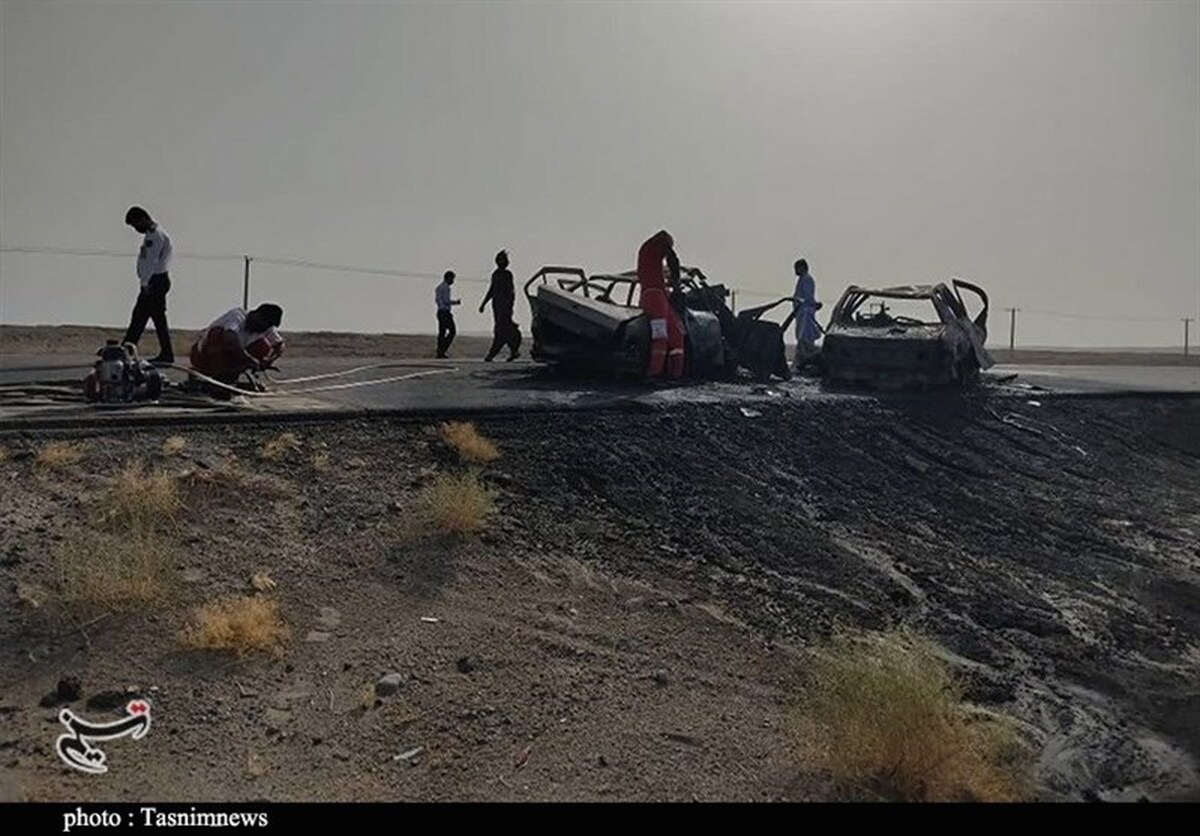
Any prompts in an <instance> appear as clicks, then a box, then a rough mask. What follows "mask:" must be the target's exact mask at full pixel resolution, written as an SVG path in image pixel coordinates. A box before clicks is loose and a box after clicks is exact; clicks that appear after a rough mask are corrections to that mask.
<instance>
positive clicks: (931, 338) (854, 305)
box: [821, 279, 993, 387]
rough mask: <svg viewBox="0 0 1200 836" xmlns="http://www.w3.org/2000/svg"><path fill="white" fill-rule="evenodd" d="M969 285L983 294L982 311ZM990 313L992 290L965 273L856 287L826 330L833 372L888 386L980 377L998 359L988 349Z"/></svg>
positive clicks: (825, 359)
mask: <svg viewBox="0 0 1200 836" xmlns="http://www.w3.org/2000/svg"><path fill="white" fill-rule="evenodd" d="M964 292H966V293H967V294H969V295H972V296H974V297H976V298H977V300H978V303H979V305H980V309H979V311H978V313H976V314H975V315H974V316H972V315H971V314H970V313H969V312H968V308H967V304H966V302H965V301H964V299H963V293H964ZM987 318H988V297H987V294H986V293H985V292H984V291H983V289H982V288H980V287H978V286H976V285H973V284H971V283H969V282H965V281H963V280H962V279H952V280H951V281H950V283H949V284H946V283H944V282H940V283H938V284H931V285H906V286H903V287H889V288H884V289H880V290H870V289H867V288H863V287H857V286H852V287H850V288H848V289H847V290H846V292H845V293H844V294H843V295H842V298H841V300H840V301H839V302H838V303H837V307H835V308H834V309H833V314H832V315H831V317H830V320H829V325H828V326H827V327H826V329H825V341H824V344H823V346H822V349H821V362H822V365H823V367H824V374H825V378H826V380H827V381H829V382H831V383H851V384H865V385H871V386H880V387H909V386H912V387H926V386H945V385H950V384H958V385H965V384H970V383H973V382H974V381H975V380H977V379H978V377H979V372H980V370H981V369H987V368H989V367H991V366H992V364H993V361H992V358H991V356H990V355H989V354H988V352H987V349H986V348H984V343H985V342H986V341H987Z"/></svg>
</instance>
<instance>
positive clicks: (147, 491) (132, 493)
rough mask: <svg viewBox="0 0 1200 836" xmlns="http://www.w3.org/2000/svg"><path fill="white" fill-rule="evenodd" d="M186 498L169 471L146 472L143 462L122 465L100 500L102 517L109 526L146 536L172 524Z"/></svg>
mask: <svg viewBox="0 0 1200 836" xmlns="http://www.w3.org/2000/svg"><path fill="white" fill-rule="evenodd" d="M182 508H183V501H182V500H181V499H180V496H179V487H178V484H177V483H176V480H175V479H174V478H173V477H171V476H168V475H167V474H166V473H163V472H159V473H146V472H145V471H144V470H143V469H142V463H141V462H131V463H128V464H126V465H125V466H124V467H123V468H121V470H120V472H119V473H117V475H116V477H115V478H114V479H113V482H112V485H111V486H110V487H109V489H108V493H106V494H105V495H104V498H103V499H102V500H101V502H100V519H101V521H102V522H103V523H104V524H105V525H106V526H108V527H109V528H112V529H115V530H117V531H121V532H126V533H130V534H135V535H146V534H150V533H152V532H154V531H158V530H160V529H161V528H164V527H167V526H169V525H172V524H173V523H174V522H175V519H176V517H177V516H178V515H179V511H180V510H181V509H182Z"/></svg>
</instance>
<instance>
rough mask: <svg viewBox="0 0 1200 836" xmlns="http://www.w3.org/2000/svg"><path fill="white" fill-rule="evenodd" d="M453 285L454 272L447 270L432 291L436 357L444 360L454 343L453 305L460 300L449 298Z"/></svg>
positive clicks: (457, 303)
mask: <svg viewBox="0 0 1200 836" xmlns="http://www.w3.org/2000/svg"><path fill="white" fill-rule="evenodd" d="M453 284H454V271H453V270H447V271H446V274H445V275H444V276H442V283H441V284H439V285H438V286H437V289H436V290H434V291H433V301H434V303H435V304H436V305H437V321H438V336H437V356H438V357H439V358H445V356H446V352H447V351H449V350H450V343H452V342H454V335H455V334H456V333H458V332H457V329H455V327H454V311H453V307H454V306H455V305H461V304H462V300H461V299H452V298H450V288H451V286H452V285H453Z"/></svg>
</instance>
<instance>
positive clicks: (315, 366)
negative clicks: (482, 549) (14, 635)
mask: <svg viewBox="0 0 1200 836" xmlns="http://www.w3.org/2000/svg"><path fill="white" fill-rule="evenodd" d="M88 368H89V361H88V359H87V358H83V357H81V358H79V359H78V360H77V361H76V362H71V361H70V360H63V359H61V358H57V357H56V358H50V359H46V358H39V357H36V356H32V355H29V356H20V355H9V356H6V357H4V358H3V361H2V362H0V394H3V397H2V398H0V425H3V424H5V423H9V424H12V422H14V421H20V422H22V423H26V424H27V423H29V422H35V421H37V420H40V419H50V420H52V421H60V422H63V423H68V422H71V421H78V422H91V421H121V420H125V419H126V418H128V419H129V420H134V421H145V420H150V421H153V420H154V419H155V418H156V416H157V417H163V416H175V417H184V416H187V415H192V416H194V415H198V414H201V413H216V414H218V415H219V414H233V413H242V414H246V413H251V414H262V413H267V412H288V413H293V414H295V413H311V412H344V411H352V412H353V411H361V412H389V413H391V412H394V413H404V412H412V413H418V414H421V413H424V414H433V413H437V412H441V411H446V412H468V413H481V414H482V413H487V412H493V411H495V412H506V411H522V410H531V411H540V410H548V409H549V410H561V409H584V410H586V409H601V408H614V407H623V406H635V407H650V408H654V407H658V406H666V405H671V404H680V403H723V402H737V403H743V402H744V403H749V404H754V403H757V402H770V401H771V400H772V399H773V398H778V397H783V398H796V397H799V398H803V399H811V398H818V399H828V398H834V399H837V398H844V397H850V398H861V397H863V395H864V393H862V392H858V391H846V390H839V391H826V390H825V389H824V388H823V387H822V386H821V385H820V384H819V383H818V382H816V381H812V380H794V381H789V382H787V383H783V384H773V385H771V386H769V387H764V386H758V385H753V384H750V383H699V384H686V385H666V384H663V385H658V386H653V387H651V386H645V385H640V384H636V383H606V382H597V381H594V380H578V379H569V378H563V377H561V376H558V375H556V374H554V373H552V372H551V371H550V370H548V369H546V368H544V367H541V366H538V365H535V364H532V363H529V362H517V363H512V364H507V363H503V362H497V363H492V364H484V363H482V362H480V361H478V360H474V359H459V360H450V361H437V360H428V361H426V360H392V359H389V358H385V357H354V358H347V357H298V358H292V359H285V361H284V362H282V363H281V369H280V373H279V375H277V376H275V378H276V379H277V380H278V381H279V384H278V385H277V386H276V394H275V395H273V396H270V397H265V398H251V399H250V403H249V404H246V405H242V406H239V407H230V406H229V405H228V404H216V403H213V402H209V401H199V402H196V401H192V402H189V403H182V402H181V401H180V400H179V399H171V398H167V399H165V401H164V404H163V405H161V406H146V405H137V406H136V407H135V408H134V409H129V410H123V409H116V410H112V409H97V408H94V407H91V406H89V405H87V404H85V403H83V402H82V399H81V398H78V397H76V393H77V392H78V381H79V380H80V379H81V378H82V376H83V375H84V374H86V371H87V369H88ZM167 375H168V378H169V379H172V380H182V379H183V377H184V375H183V373H182V372H180V371H177V370H169V371H168V373H167ZM314 377H315V378H317V379H313V380H310V379H309V378H314ZM985 377H986V379H987V380H988V381H989V382H988V383H987V388H988V389H989V390H991V391H994V392H1003V393H1007V394H1012V395H1016V396H1025V395H1031V394H1032V395H1034V396H1036V393H1038V392H1047V393H1057V394H1086V395H1092V396H1094V395H1103V394H1130V393H1145V394H1150V393H1164V394H1165V393H1173V394H1178V393H1185V394H1190V393H1196V394H1200V366H1197V367H1186V366H1184V367H1162V366H1159V367H1137V366H1029V367H1023V366H1012V367H1008V366H1000V367H997V368H996V369H994V370H992V371H991V372H989V373H988V374H987V375H986V376H985ZM296 378H302V379H305V380H302V381H300V382H298V383H295V384H291V383H288V381H289V380H293V379H296ZM1001 381H1002V382H1001ZM29 383H37V384H38V385H42V384H49V386H50V387H51V388H48V389H45V390H38V391H36V392H33V393H32V395H31V396H26V395H25V394H24V393H22V392H20V391H19V389H20V387H21V386H22V385H23V384H29ZM866 397H867V398H868V399H870V398H871V397H872V396H871V395H870V394H869V393H867V394H866Z"/></svg>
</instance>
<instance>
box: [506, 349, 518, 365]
mask: <svg viewBox="0 0 1200 836" xmlns="http://www.w3.org/2000/svg"><path fill="white" fill-rule="evenodd" d="M520 356H521V352H519V351H514V352H513V353H512V354H510V355H508V359H507V360H505V361H504V362H505V363H511V362H512V361H513V360H516V359H517V358H518V357H520Z"/></svg>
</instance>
